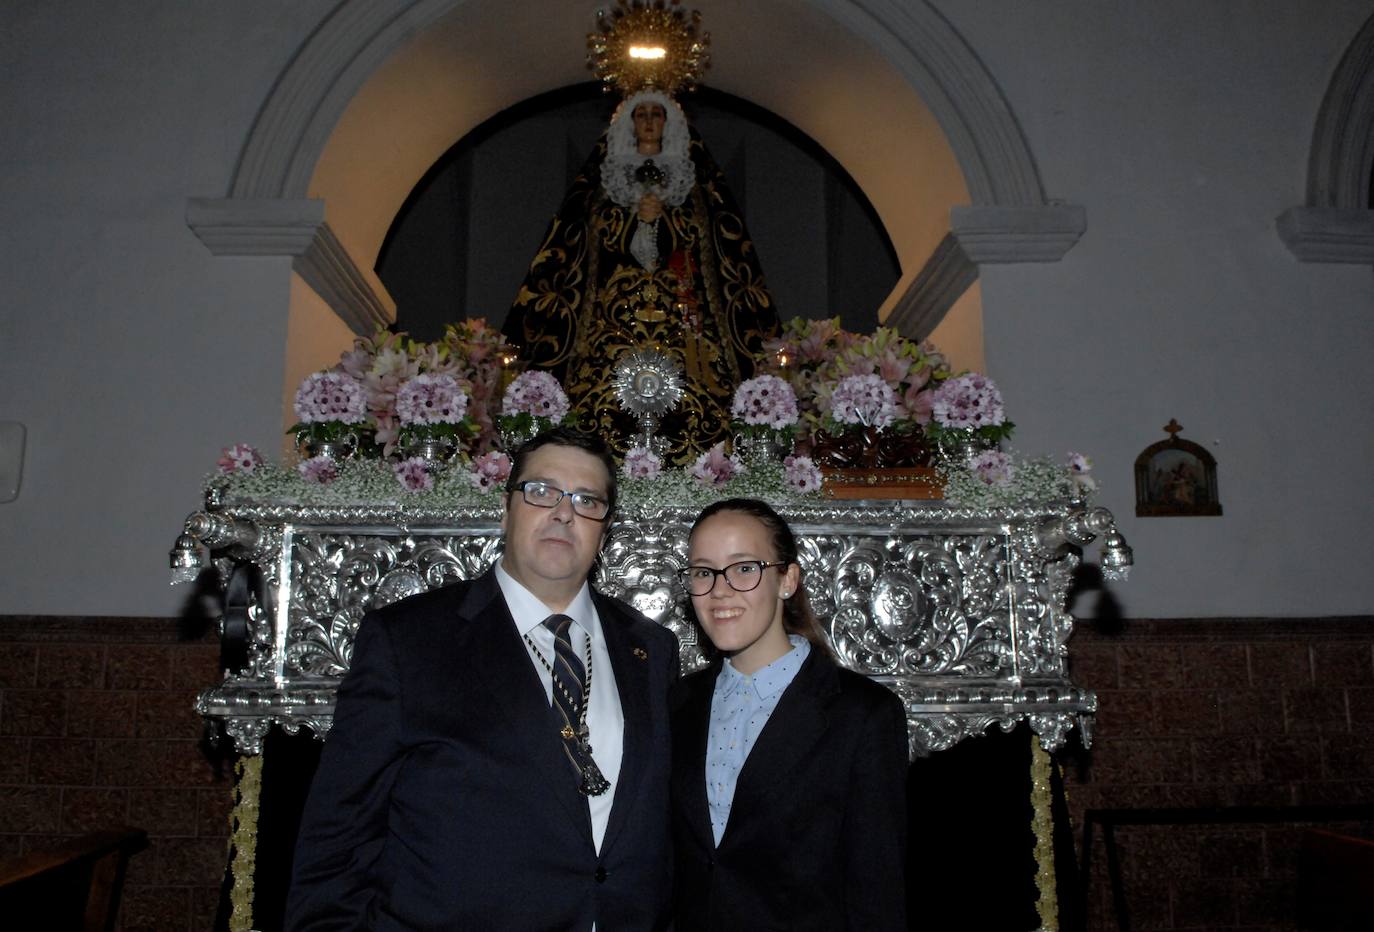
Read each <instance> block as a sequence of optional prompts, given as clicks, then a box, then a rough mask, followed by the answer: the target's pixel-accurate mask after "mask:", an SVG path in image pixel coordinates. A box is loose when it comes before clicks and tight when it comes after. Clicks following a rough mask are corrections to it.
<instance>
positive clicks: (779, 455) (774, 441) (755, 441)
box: [734, 430, 792, 466]
mask: <svg viewBox="0 0 1374 932" xmlns="http://www.w3.org/2000/svg"><path fill="white" fill-rule="evenodd" d="M734 449H735V452H736V453H737V454H739V457H740V459H742V460H743V461H744V462H745V463H746V464H747V465H749V466H773V465H778V464H780V463H781V462H782V461H783V460H784V459H786V457H787V455H788V454H790V453H791V452H792V440H791V438H790V437H788V436H787V435H786V434H785V433H783V432H782V431H780V430H769V431H760V432H759V433H744V432H741V433H738V434H736V435H735V438H734Z"/></svg>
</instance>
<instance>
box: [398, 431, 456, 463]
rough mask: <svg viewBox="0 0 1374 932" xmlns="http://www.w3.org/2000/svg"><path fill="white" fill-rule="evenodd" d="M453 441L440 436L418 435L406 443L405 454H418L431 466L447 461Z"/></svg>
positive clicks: (451, 452)
mask: <svg viewBox="0 0 1374 932" xmlns="http://www.w3.org/2000/svg"><path fill="white" fill-rule="evenodd" d="M453 446H454V444H453V441H452V440H448V439H445V438H442V437H420V438H417V439H415V440H412V441H411V442H410V443H408V444H406V455H407V456H418V457H419V458H420V459H422V460H424V461H425V462H426V463H427V464H429V465H431V466H437V465H439V464H441V463H445V462H447V461H448V459H449V457H451V456H452V455H453Z"/></svg>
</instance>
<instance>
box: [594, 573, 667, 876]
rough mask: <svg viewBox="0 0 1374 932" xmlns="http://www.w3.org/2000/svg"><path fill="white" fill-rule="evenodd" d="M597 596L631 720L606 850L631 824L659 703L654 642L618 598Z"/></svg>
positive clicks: (625, 716) (618, 687)
mask: <svg viewBox="0 0 1374 932" xmlns="http://www.w3.org/2000/svg"><path fill="white" fill-rule="evenodd" d="M593 599H594V601H595V602H596V612H597V615H598V616H599V617H600V619H601V634H602V636H603V637H604V638H605V639H606V653H608V654H609V655H610V658H611V668H612V669H613V670H614V671H615V685H616V692H617V693H619V695H620V714H621V717H622V718H623V719H624V721H625V732H624V736H623V738H622V739H621V753H620V774H619V775H618V776H615V775H613V776H612V779H614V780H615V801H614V802H613V803H611V814H610V817H609V819H608V821H607V823H606V835H605V837H604V838H603V839H602V841H601V850H602V851H606V850H608V849H609V848H610V846H611V845H612V844H613V843H614V842H615V838H616V835H617V833H618V832H619V831H620V829H621V827H622V826H624V824H625V820H626V818H627V813H628V812H629V810H630V808H631V807H633V806H634V804H635V800H636V799H638V797H639V793H640V784H641V783H642V782H643V778H644V771H645V764H646V762H647V761H648V759H649V754H650V753H651V748H652V745H651V743H650V738H651V735H652V734H653V727H654V725H653V715H654V709H655V706H656V703H655V702H654V700H653V697H652V696H651V695H650V694H649V686H650V680H651V677H650V666H649V661H648V659H647V658H648V656H649V654H648V651H649V649H650V645H649V644H647V643H645V642H643V641H641V640H640V639H639V638H638V637H636V636H635V633H634V632H633V630H631V628H630V626H629V624H628V619H627V618H626V617H625V615H624V614H623V613H622V612H621V610H620V608H619V607H618V606H617V604H616V603H615V602H614V601H613V600H611V599H609V598H606V597H605V596H602V595H601V594H599V593H593ZM636 651H638V652H639V654H636V653H635V652H636ZM641 655H642V656H641ZM657 706H658V709H659V715H663V714H665V713H664V711H663V704H662V700H660V702H659V703H658V704H657ZM593 740H595V736H593Z"/></svg>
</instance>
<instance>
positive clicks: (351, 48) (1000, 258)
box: [187, 0, 1084, 336]
mask: <svg viewBox="0 0 1374 932" xmlns="http://www.w3.org/2000/svg"><path fill="white" fill-rule="evenodd" d="M801 2H802V3H803V5H804V6H806V7H810V8H812V10H813V11H816V12H819V13H821V14H823V15H824V16H825V17H828V18H829V19H830V20H832V21H833V22H834V23H838V24H840V25H841V26H844V27H845V28H846V29H848V30H849V31H850V32H851V33H852V34H853V36H855V37H857V38H858V40H859V41H861V42H863V43H866V44H867V46H868V47H869V48H870V50H871V51H873V52H875V53H877V54H878V55H880V56H882V58H883V59H884V60H885V62H886V64H887V65H888V66H889V67H891V68H892V69H895V71H896V72H897V73H898V74H900V76H901V77H902V79H904V80H905V82H906V83H907V84H908V85H909V86H910V89H911V90H912V91H913V92H914V95H915V96H916V97H918V98H919V99H920V101H921V102H923V103H924V104H925V106H926V108H927V109H928V110H929V112H930V113H931V114H932V115H933V117H934V119H935V121H936V122H937V123H938V125H939V128H940V130H941V131H943V133H944V136H945V139H946V141H947V144H948V147H949V149H950V150H951V151H952V153H953V156H954V160H955V162H956V163H957V168H958V171H959V172H960V173H962V176H963V177H962V181H963V184H964V185H965V187H966V189H967V198H968V202H969V203H968V204H967V205H966V206H960V205H956V206H954V207H953V208H952V209H951V211H950V217H949V227H948V229H949V233H948V234H947V235H946V236H945V238H944V240H943V241H942V242H940V243H939V245H938V246H937V247H934V248H933V249H932V250H930V252H929V255H928V258H926V259H924V267H922V262H921V261H917V262H915V263H910V262H908V263H906V265H907V267H908V268H915V269H918V270H919V271H917V272H913V273H912V277H911V280H910V281H908V282H906V284H905V290H904V291H903V293H902V294H900V295H894V298H893V299H889V308H888V310H889V313H888V321H889V322H890V323H892V324H894V325H896V326H899V327H901V328H902V329H903V330H905V331H907V332H909V333H913V334H914V335H919V336H924V335H925V334H927V333H929V332H930V330H931V329H933V327H934V325H935V324H936V323H938V321H939V319H940V318H941V317H942V316H943V315H944V313H945V311H946V310H947V309H948V308H949V307H950V306H952V305H953V304H954V302H955V301H956V300H957V299H958V298H959V296H960V295H961V294H963V292H964V291H966V290H967V289H968V287H969V286H970V285H971V284H972V282H973V281H974V280H975V279H976V277H977V264H978V263H981V262H1020V261H1055V260H1057V259H1059V258H1060V257H1061V256H1062V255H1063V254H1064V252H1066V251H1067V250H1068V248H1070V247H1071V246H1072V245H1073V243H1074V242H1076V241H1077V239H1078V237H1079V236H1080V235H1081V234H1082V231H1083V228H1084V217H1083V211H1082V209H1081V208H1075V207H1070V206H1065V205H1062V204H1055V205H1050V204H1047V203H1046V200H1045V195H1044V191H1043V188H1042V185H1041V181H1040V176H1039V171H1038V169H1037V167H1036V165H1035V161H1034V159H1033V157H1032V155H1031V152H1030V148H1029V146H1028V144H1027V142H1026V140H1025V137H1024V134H1023V133H1022V131H1021V128H1020V126H1019V124H1018V123H1017V122H1016V119H1015V117H1014V115H1013V114H1012V112H1011V109H1010V107H1009V105H1008V103H1007V101H1006V99H1005V97H1004V96H1003V95H1002V93H1001V91H1000V89H999V88H998V87H997V84H996V82H995V81H994V80H993V78H992V76H991V75H990V74H989V72H988V71H987V69H986V68H985V67H984V65H983V64H982V62H981V61H980V60H979V59H978V57H977V55H976V54H975V53H974V52H973V50H972V49H971V48H970V47H969V46H968V44H967V43H966V42H965V41H964V40H963V38H962V37H961V36H960V35H959V34H958V32H957V31H956V30H955V29H954V28H953V26H952V25H951V24H950V23H949V22H948V21H947V20H946V19H945V18H944V16H943V15H942V14H940V13H939V11H938V10H936V9H935V8H934V7H933V6H932V5H931V4H930V3H928V2H926V0H918V2H912V0H874V2H871V3H867V4H863V5H858V4H853V3H850V2H847V0H801ZM481 9H482V7H481V5H480V3H479V0H344V2H343V3H341V4H340V5H339V6H338V7H337V8H336V9H335V10H334V12H333V13H332V14H330V15H329V17H328V18H327V19H326V20H325V21H324V22H322V23H321V25H320V27H319V28H318V29H317V30H316V31H315V33H314V34H312V35H311V37H310V38H309V39H308V40H307V41H306V42H305V44H304V45H303V46H302V47H301V49H300V51H299V52H298V54H297V55H296V57H295V58H294V59H293V60H292V62H291V63H290V65H288V67H287V68H286V69H285V71H284V72H283V73H282V75H281V77H280V78H279V80H278V81H277V83H276V85H275V86H274V88H273V90H272V91H271V93H270V94H269V96H268V99H267V101H266V103H265V104H264V107H263V109H262V111H261V112H260V114H259V116H258V119H257V120H256V122H255V123H254V126H253V128H252V130H251V131H250V134H249V137H248V139H247V141H246V144H245V146H244V149H243V153H242V156H241V158H240V160H239V164H238V166H237V168H236V171H235V174H234V178H233V181H232V184H231V185H230V191H229V196H228V197H227V198H222V199H196V200H193V201H192V202H191V203H190V206H189V208H188V216H187V219H188V223H189V224H190V225H191V227H192V229H193V230H194V231H195V232H196V234H197V235H198V236H199V237H200V238H201V239H202V240H203V241H204V242H205V243H206V245H207V246H209V248H210V249H211V250H212V251H214V252H216V253H219V254H235V255H268V254H277V255H281V254H287V255H292V256H293V257H295V263H294V264H295V268H296V269H297V271H298V272H299V273H300V275H301V277H302V278H303V279H305V281H306V282H307V283H308V284H310V285H311V287H312V288H314V289H315V291H316V292H318V293H319V294H320V295H321V297H322V298H324V300H325V301H326V302H327V303H328V304H329V305H330V306H331V307H333V308H334V309H335V310H336V312H338V313H339V315H340V317H342V318H343V319H344V320H345V321H346V322H347V323H348V324H349V325H350V326H351V327H352V328H353V329H354V330H355V331H356V332H359V333H366V332H370V331H371V330H372V329H373V328H374V327H375V326H376V324H378V323H383V322H387V321H389V320H390V319H392V318H394V305H392V304H391V302H390V298H389V297H388V296H387V295H386V292H385V289H384V288H382V286H381V284H380V282H378V281H377V280H376V278H375V275H374V274H373V273H372V271H371V268H370V264H371V263H370V262H365V261H359V260H360V257H359V256H357V255H354V254H352V253H351V252H350V249H349V248H348V247H347V246H345V245H344V241H346V240H347V239H348V237H347V236H346V235H345V236H342V240H341V236H340V235H337V234H341V233H342V232H343V231H336V230H334V229H332V228H331V226H330V224H329V223H328V222H327V221H326V218H325V212H324V205H323V204H322V203H321V202H320V201H318V200H317V199H312V198H311V197H310V188H311V180H312V177H313V175H314V172H315V170H316V167H317V165H318V163H319V160H320V158H321V155H322V153H323V152H324V150H325V147H326V145H327V144H328V142H329V139H330V137H331V134H332V133H333V132H334V131H335V127H336V125H337V124H338V122H339V120H340V119H341V117H342V116H343V114H344V112H345V110H346V109H347V108H348V107H349V105H350V102H351V101H353V99H354V97H355V96H356V95H357V94H358V93H359V92H360V90H361V89H362V88H363V86H364V84H365V83H366V82H367V81H368V80H369V78H370V77H371V76H372V75H374V73H376V72H377V71H378V69H380V68H382V67H383V66H384V65H385V64H386V63H387V62H388V60H389V59H390V58H391V57H392V56H393V54H395V53H397V52H398V51H400V50H402V49H403V48H404V47H405V46H406V45H407V44H408V43H410V42H412V41H414V40H415V39H416V38H417V37H418V36H422V35H423V34H424V33H425V31H426V30H427V29H429V28H430V27H432V26H434V25H435V24H436V23H437V22H438V21H439V20H440V19H442V18H443V17H445V16H446V15H448V14H450V13H454V12H456V11H460V10H462V11H464V12H469V11H474V10H478V11H480V10H481ZM576 64H577V66H579V67H580V63H576ZM875 130H878V131H880V130H881V127H875ZM890 157H896V156H890Z"/></svg>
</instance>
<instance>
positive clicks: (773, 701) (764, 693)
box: [706, 634, 811, 845]
mask: <svg viewBox="0 0 1374 932" xmlns="http://www.w3.org/2000/svg"><path fill="white" fill-rule="evenodd" d="M787 639H788V641H790V642H791V643H792V650H790V651H788V652H787V653H785V654H783V655H782V656H781V657H779V658H778V659H777V660H774V661H773V662H772V663H770V664H769V665H768V666H766V667H763V668H761V669H759V670H757V671H755V673H754V675H753V676H746V675H745V674H743V673H741V672H739V671H738V670H736V669H735V668H734V667H733V666H732V665H731V664H730V661H729V659H728V658H727V659H726V661H725V662H724V663H723V664H722V665H721V668H720V675H719V676H717V677H716V689H715V692H714V693H713V694H712V696H711V722H710V727H709V728H708V729H707V732H706V802H707V803H708V804H709V805H710V809H711V832H712V834H714V835H715V839H716V844H717V845H719V844H720V839H721V836H722V835H724V834H725V823H727V822H728V821H730V805H731V803H732V802H734V798H735V783H736V782H737V781H738V780H739V772H740V771H741V770H742V769H744V761H745V759H746V758H748V757H749V751H750V749H751V748H753V746H754V741H755V740H756V739H757V738H758V736H759V732H761V731H763V726H764V725H767V724H768V717H769V716H770V715H772V714H773V710H774V709H775V708H777V706H778V700H779V699H781V698H782V694H783V693H784V692H785V691H786V690H787V687H788V686H789V685H790V684H791V682H792V680H793V679H794V678H795V677H796V675H797V671H798V670H800V669H801V666H802V663H803V662H804V661H805V660H806V657H807V655H808V654H810V653H811V644H810V642H808V641H807V640H806V638H804V637H801V636H800V635H796V634H789V635H788V636H787Z"/></svg>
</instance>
